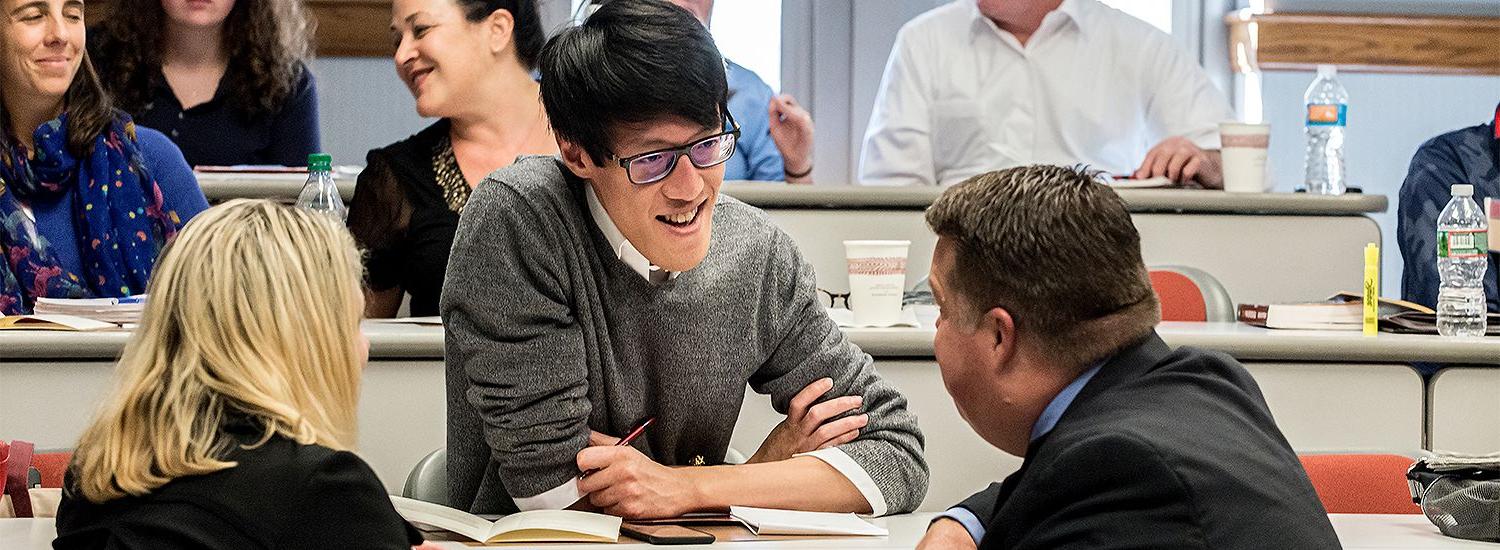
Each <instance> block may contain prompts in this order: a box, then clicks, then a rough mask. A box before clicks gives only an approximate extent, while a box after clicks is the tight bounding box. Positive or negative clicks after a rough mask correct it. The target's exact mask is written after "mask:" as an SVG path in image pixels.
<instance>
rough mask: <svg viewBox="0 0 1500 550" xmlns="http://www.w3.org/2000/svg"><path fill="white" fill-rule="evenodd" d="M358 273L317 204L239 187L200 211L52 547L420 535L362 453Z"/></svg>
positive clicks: (157, 285)
mask: <svg viewBox="0 0 1500 550" xmlns="http://www.w3.org/2000/svg"><path fill="white" fill-rule="evenodd" d="M359 273H360V266H359V253H358V252H357V251H356V250H355V248H354V242H353V240H352V239H350V237H349V233H348V232H347V231H345V230H344V228H343V227H341V226H340V225H339V224H338V222H336V221H333V220H330V219H328V218H326V217H324V216H321V215H318V214H315V213H311V212H307V211H303V210H297V209H293V208H291V207H287V206H281V205H278V204H275V203H272V202H269V201H264V200H236V201H230V202H229V203H226V204H224V205H221V206H218V207H215V208H210V209H208V210H207V211H204V212H203V213H202V214H200V215H199V216H198V217H196V218H194V219H193V221H192V222H189V223H188V224H187V226H186V227H185V228H183V230H182V232H181V233H180V234H178V236H177V239H176V240H175V241H173V242H172V244H170V245H168V248H167V251H166V252H165V253H164V254H163V255H162V260H161V262H160V263H158V264H157V267H156V272H155V274H154V276H153V278H152V279H151V284H150V287H149V290H150V296H151V298H150V300H148V301H147V302H146V308H145V312H144V313H143V315H142V318H141V325H140V328H138V329H137V330H136V331H135V333H134V334H133V335H132V336H131V338H130V341H129V342H128V343H127V344H126V346H125V350H124V352H123V354H122V355H121V357H120V363H119V367H118V375H117V376H118V380H117V383H116V384H115V389H114V390H113V392H112V395H110V396H109V397H107V398H106V400H105V401H104V405H103V407H102V408H101V409H100V411H99V413H98V415H97V417H96V418H95V419H94V420H93V423H92V425H91V426H89V428H88V429H87V430H85V431H84V434H83V437H82V438H81V439H80V440H79V442H78V447H77V450H76V451H75V452H74V455H73V462H72V464H71V465H70V466H69V468H68V474H67V476H66V480H65V481H64V493H63V500H62V504H61V506H60V507H59V509H58V514H57V535H58V538H57V540H56V541H54V542H53V548H56V549H58V550H68V549H75V548H76V549H84V548H89V549H97V548H118V549H148V548H149V549H152V550H174V549H186V548H204V549H207V548H212V549H216V550H234V549H240V548H247V549H248V548H256V549H271V548H277V549H301V548H308V549H312V548H318V549H321V548H360V549H374V550H410V548H411V545H413V544H418V543H420V542H421V540H422V539H421V536H420V534H419V533H417V532H416V531H415V530H414V529H412V528H411V526H410V525H409V524H407V523H406V522H404V521H402V520H401V518H400V516H398V515H397V514H396V510H395V509H394V508H393V507H392V505H391V501H390V498H389V497H387V496H386V493H385V490H384V488H383V487H382V486H381V483H380V480H379V479H378V478H376V477H375V473H374V472H373V471H371V470H370V467H369V466H368V465H366V464H365V463H364V462H363V461H361V460H360V459H359V457H357V456H355V455H354V454H353V453H351V452H349V450H348V449H349V448H350V447H351V446H352V445H353V444H354V438H355V434H354V431H355V423H356V413H355V408H356V404H357V403H356V402H357V400H358V397H359V378H360V373H361V371H362V370H363V368H364V364H365V361H366V360H367V359H368V357H369V341H368V340H366V339H365V337H364V335H363V334H362V333H361V332H360V328H359V326H360V325H359V323H360V318H361V316H360V310H361V309H362V307H363V304H362V303H361V301H360V297H359V296H360V294H359V293H360V291H359V288H360V280H359V279H360V275H359ZM304 274H305V275H306V276H304ZM288 305H294V306H295V307H283V306H288Z"/></svg>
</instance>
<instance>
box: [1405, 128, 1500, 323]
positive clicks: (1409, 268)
mask: <svg viewBox="0 0 1500 550" xmlns="http://www.w3.org/2000/svg"><path fill="white" fill-rule="evenodd" d="M1497 126H1500V106H1496V107H1495V121H1494V122H1490V123H1488V124H1480V125H1477V126H1470V127H1468V128H1463V129H1460V130H1454V131H1452V132H1448V133H1446V134H1443V135H1440V136H1437V137H1435V138H1432V139H1430V140H1427V143H1423V144H1422V146H1421V147H1419V148H1418V149H1417V153H1416V154H1415V155H1412V157H1411V168H1410V169H1408V170H1407V172H1406V181H1404V182H1402V183H1401V192H1400V193H1399V194H1398V195H1397V197H1398V198H1397V200H1396V242H1397V243H1399V244H1400V245H1401V261H1402V264H1403V268H1402V269H1401V299H1402V300H1407V301H1411V302H1416V303H1419V304H1422V305H1425V306H1427V307H1430V308H1434V309H1436V308H1437V295H1438V286H1439V285H1440V284H1441V283H1442V279H1441V277H1439V276H1438V270H1437V219H1438V214H1439V213H1441V212H1442V211H1443V207H1444V206H1447V205H1448V200H1449V199H1451V198H1452V187H1453V185H1455V184H1461V183H1463V184H1469V185H1473V186H1474V201H1475V202H1476V203H1478V204H1479V206H1480V207H1483V206H1484V199H1487V198H1489V199H1500V130H1497V129H1496V127H1497ZM1490 231H1491V232H1494V231H1500V228H1497V227H1491V228H1490ZM1495 253H1496V251H1495V250H1493V249H1491V250H1490V254H1489V268H1488V270H1487V271H1486V272H1485V276H1484V295H1485V306H1486V308H1487V309H1488V310H1489V312H1490V313H1500V276H1497V271H1496V265H1495Z"/></svg>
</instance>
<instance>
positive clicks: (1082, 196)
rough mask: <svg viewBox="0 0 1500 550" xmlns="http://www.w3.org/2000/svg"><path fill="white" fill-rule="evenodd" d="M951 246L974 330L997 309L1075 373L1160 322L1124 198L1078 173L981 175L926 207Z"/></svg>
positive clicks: (964, 309) (961, 304) (1024, 170)
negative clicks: (1007, 314) (983, 317)
mask: <svg viewBox="0 0 1500 550" xmlns="http://www.w3.org/2000/svg"><path fill="white" fill-rule="evenodd" d="M927 225H929V226H930V227H932V230H933V232H935V233H937V234H938V235H939V236H941V237H945V238H947V239H949V240H951V241H952V242H953V244H954V245H955V248H954V262H953V265H952V266H951V269H952V272H951V273H949V274H947V280H945V281H943V282H944V283H947V285H948V294H949V295H953V294H957V295H958V296H957V298H958V299H957V300H955V301H954V303H953V305H952V306H950V308H951V307H953V306H958V311H944V312H943V314H944V316H945V317H952V318H953V319H954V320H956V321H958V322H962V323H966V324H970V325H972V323H975V322H977V321H978V318H979V316H980V315H982V314H983V313H984V312H986V311H989V310H990V309H992V308H996V307H1000V308H1004V309H1005V310H1006V311H1008V312H1010V314H1011V316H1012V317H1013V318H1014V319H1015V323H1016V327H1017V332H1018V333H1021V334H1023V335H1025V336H1026V337H1029V338H1032V341H1034V342H1036V343H1038V344H1040V345H1041V346H1043V348H1044V350H1045V351H1046V353H1047V354H1048V355H1049V356H1050V357H1051V358H1053V359H1054V360H1056V361H1057V362H1058V363H1059V364H1062V365H1066V366H1069V367H1081V366H1084V365H1087V364H1089V363H1092V362H1094V361H1098V360H1100V359H1103V358H1105V357H1107V356H1109V355H1112V354H1114V353H1115V352H1117V351H1119V350H1120V349H1122V348H1124V347H1125V346H1127V345H1129V344H1132V343H1135V342H1136V341H1139V340H1140V339H1141V338H1144V337H1145V336H1146V334H1147V333H1148V332H1149V331H1150V330H1151V329H1152V327H1155V326H1156V323H1157V322H1158V321H1160V319H1161V312H1160V311H1159V309H1158V305H1157V299H1156V292H1155V291H1154V290H1153V289H1152V287H1151V279H1150V276H1149V275H1148V274H1147V271H1146V265H1145V263H1144V262H1142V261H1141V237H1140V234H1139V233H1137V232H1136V229H1135V225H1134V224H1133V223H1131V221H1130V212H1129V211H1127V210H1126V208H1125V202H1124V201H1123V200H1121V199H1120V197H1119V195H1116V194H1115V192H1114V190H1112V189H1110V188H1109V186H1107V185H1105V184H1103V183H1102V182H1100V181H1099V179H1098V175H1097V173H1096V172H1091V171H1089V170H1086V169H1084V168H1081V167H1075V168H1063V167H1060V166H1041V165H1038V166H1023V167H1018V168H1010V169H1007V170H1000V171H997V172H989V173H986V174H980V175H978V176H974V177H972V178H969V179H968V180H965V181H964V182H963V183H960V184H958V185H956V186H954V187H953V188H951V189H948V190H947V191H946V192H944V193H943V195H942V196H941V197H939V198H938V200H937V201H935V202H933V204H932V206H931V207H929V208H928V209H927Z"/></svg>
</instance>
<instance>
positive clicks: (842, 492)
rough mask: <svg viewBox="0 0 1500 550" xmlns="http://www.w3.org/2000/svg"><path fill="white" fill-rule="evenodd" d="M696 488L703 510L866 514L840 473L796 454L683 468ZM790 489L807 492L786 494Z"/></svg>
mask: <svg viewBox="0 0 1500 550" xmlns="http://www.w3.org/2000/svg"><path fill="white" fill-rule="evenodd" d="M682 472H683V473H684V474H686V475H688V476H689V480H690V482H691V483H692V484H693V486H694V487H696V488H697V492H698V497H697V501H698V504H699V505H698V506H697V508H699V509H703V510H725V509H728V508H729V506H730V505H735V506H758V507H762V508H781V509H787V510H810V511H816V512H855V513H860V514H868V513H870V512H871V509H870V503H869V502H866V501H865V497H864V495H862V494H860V492H859V489H858V488H856V487H855V486H854V483H852V482H850V481H849V478H847V477H844V474H842V473H839V471H838V470H836V469H834V467H833V466H830V465H828V463H827V462H823V461H822V460H820V459H818V458H815V457H811V456H799V457H794V458H791V459H788V460H780V461H776V462H767V463H761V464H739V465H726V466H703V467H695V468H683V469H682ZM789 487H798V488H804V489H805V490H789V489H788V488H789Z"/></svg>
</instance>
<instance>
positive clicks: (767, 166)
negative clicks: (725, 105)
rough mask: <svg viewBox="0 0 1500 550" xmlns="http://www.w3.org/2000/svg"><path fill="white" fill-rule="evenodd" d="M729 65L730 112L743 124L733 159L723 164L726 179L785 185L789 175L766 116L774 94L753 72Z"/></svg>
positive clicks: (733, 63) (729, 63) (730, 158)
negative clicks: (776, 182)
mask: <svg viewBox="0 0 1500 550" xmlns="http://www.w3.org/2000/svg"><path fill="white" fill-rule="evenodd" d="M726 62H727V63H728V65H729V71H728V73H727V76H728V78H729V112H730V113H731V114H733V115H734V120H735V122H738V123H739V124H740V139H739V141H738V142H736V143H735V146H734V156H732V157H729V160H728V161H727V162H725V163H724V179H725V180H757V181H783V180H785V179H786V172H785V171H784V170H785V167H784V166H783V164H782V160H781V151H780V150H778V149H776V142H775V141H772V140H771V121H770V116H769V115H767V114H766V112H767V109H769V108H770V105H771V96H772V95H774V92H772V91H771V87H770V86H767V85H766V83H765V81H763V80H761V79H760V77H759V76H756V74H755V73H754V72H752V71H751V70H750V69H746V68H744V67H741V66H739V65H737V64H735V62H733V61H726Z"/></svg>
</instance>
